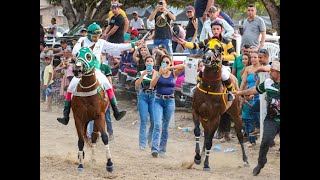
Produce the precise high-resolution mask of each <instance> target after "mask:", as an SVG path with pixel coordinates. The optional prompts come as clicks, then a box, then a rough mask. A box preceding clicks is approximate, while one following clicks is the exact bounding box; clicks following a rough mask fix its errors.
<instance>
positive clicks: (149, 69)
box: [146, 64, 152, 73]
mask: <svg viewBox="0 0 320 180" xmlns="http://www.w3.org/2000/svg"><path fill="white" fill-rule="evenodd" d="M146 69H147V72H148V73H150V72H151V71H152V64H147V67H146Z"/></svg>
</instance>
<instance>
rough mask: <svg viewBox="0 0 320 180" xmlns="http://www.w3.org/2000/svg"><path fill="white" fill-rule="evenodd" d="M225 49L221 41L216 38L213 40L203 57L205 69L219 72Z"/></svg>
mask: <svg viewBox="0 0 320 180" xmlns="http://www.w3.org/2000/svg"><path fill="white" fill-rule="evenodd" d="M222 52H223V47H222V44H221V43H220V41H219V40H218V39H216V38H214V39H211V40H210V41H209V42H208V44H207V46H206V49H205V53H204V56H203V60H202V61H203V65H204V66H205V67H208V68H211V69H215V70H216V71H217V70H219V69H220V68H221V66H222V57H221V56H222Z"/></svg>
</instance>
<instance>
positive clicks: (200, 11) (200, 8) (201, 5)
mask: <svg viewBox="0 0 320 180" xmlns="http://www.w3.org/2000/svg"><path fill="white" fill-rule="evenodd" d="M213 4H214V0H195V1H194V8H195V16H196V18H197V19H198V36H199V37H200V33H201V31H202V27H203V23H204V22H205V21H206V20H207V14H208V10H209V8H210V6H212V5H213Z"/></svg>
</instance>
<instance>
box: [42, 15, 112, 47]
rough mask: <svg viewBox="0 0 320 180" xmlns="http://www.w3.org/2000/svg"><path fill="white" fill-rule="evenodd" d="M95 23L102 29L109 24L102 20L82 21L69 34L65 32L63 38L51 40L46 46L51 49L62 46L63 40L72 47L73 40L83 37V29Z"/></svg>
mask: <svg viewBox="0 0 320 180" xmlns="http://www.w3.org/2000/svg"><path fill="white" fill-rule="evenodd" d="M93 22H96V23H97V24H99V25H100V26H101V27H103V26H104V25H105V24H107V22H106V21H101V20H85V21H81V22H79V23H78V24H77V25H75V26H73V27H72V28H71V29H70V30H69V31H68V32H65V31H66V30H64V31H63V33H64V34H63V36H61V37H58V38H56V39H51V40H47V41H46V44H47V46H49V47H52V46H53V47H55V48H57V47H59V46H60V41H61V40H62V39H65V40H67V44H68V45H70V46H71V45H72V43H71V42H72V39H74V38H79V37H80V36H81V33H80V31H81V29H83V28H88V26H89V25H90V24H92V23H93Z"/></svg>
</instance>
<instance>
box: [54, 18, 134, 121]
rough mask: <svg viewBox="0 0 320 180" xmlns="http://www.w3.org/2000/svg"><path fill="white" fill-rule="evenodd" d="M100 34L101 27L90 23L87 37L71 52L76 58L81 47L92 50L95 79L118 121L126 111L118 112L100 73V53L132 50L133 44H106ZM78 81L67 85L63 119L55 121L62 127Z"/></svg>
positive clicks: (74, 80) (109, 85) (110, 92)
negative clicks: (100, 85)
mask: <svg viewBox="0 0 320 180" xmlns="http://www.w3.org/2000/svg"><path fill="white" fill-rule="evenodd" d="M101 34H102V29H101V27H100V26H99V25H98V24H96V23H92V24H91V25H90V26H89V27H88V36H87V37H81V38H80V39H79V40H78V42H77V43H76V45H75V46H74V48H73V50H72V54H73V55H75V56H76V55H77V54H78V52H79V50H80V49H81V47H83V46H84V47H89V48H90V49H91V50H92V52H93V54H94V55H95V57H96V59H97V61H96V63H95V69H96V70H95V72H96V77H97V79H98V81H99V83H100V84H102V87H103V89H104V90H105V91H106V93H107V94H108V97H109V100H110V104H111V107H112V110H113V115H114V117H115V119H116V120H120V119H121V118H122V117H123V116H124V115H125V114H126V111H119V108H118V105H117V100H116V97H115V95H114V91H113V88H112V86H111V84H110V82H109V81H108V79H107V77H106V76H105V75H104V74H103V73H102V72H101V71H100V64H101V62H102V59H101V58H102V57H101V53H102V51H103V50H104V52H108V53H115V52H116V53H119V51H123V50H127V49H130V48H134V44H133V43H125V44H115V43H110V42H107V41H106V40H103V39H99V37H100V35H101ZM79 81H80V78H77V77H73V78H72V80H71V82H70V84H69V87H68V90H67V94H66V98H65V102H64V110H63V118H57V120H58V121H59V122H60V123H62V124H64V125H67V124H68V122H69V114H70V108H71V94H72V92H74V91H75V90H76V87H77V85H78V83H79Z"/></svg>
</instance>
